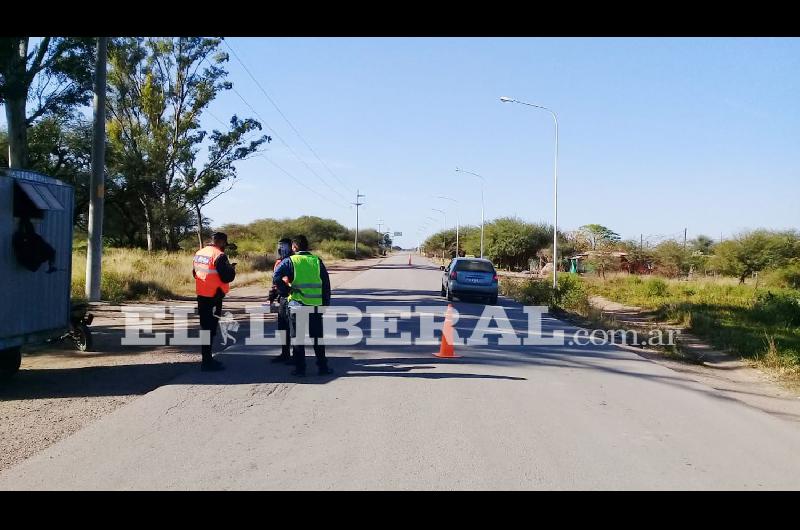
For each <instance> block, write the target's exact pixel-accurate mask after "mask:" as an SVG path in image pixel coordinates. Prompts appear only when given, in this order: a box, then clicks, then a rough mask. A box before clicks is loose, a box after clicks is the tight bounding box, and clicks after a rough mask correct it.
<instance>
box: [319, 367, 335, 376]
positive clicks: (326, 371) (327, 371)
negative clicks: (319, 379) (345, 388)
mask: <svg viewBox="0 0 800 530" xmlns="http://www.w3.org/2000/svg"><path fill="white" fill-rule="evenodd" d="M332 373H333V370H331V369H330V368H328V367H327V366H326V367H325V368H320V369H319V375H331V374H332Z"/></svg>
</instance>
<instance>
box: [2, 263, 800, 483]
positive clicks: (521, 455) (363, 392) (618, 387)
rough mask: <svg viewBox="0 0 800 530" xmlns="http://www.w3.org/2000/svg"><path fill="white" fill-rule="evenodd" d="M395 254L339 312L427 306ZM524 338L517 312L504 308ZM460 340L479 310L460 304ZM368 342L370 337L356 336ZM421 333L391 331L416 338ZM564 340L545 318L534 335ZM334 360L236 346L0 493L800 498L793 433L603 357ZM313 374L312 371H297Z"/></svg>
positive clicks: (716, 397)
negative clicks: (762, 494) (327, 372)
mask: <svg viewBox="0 0 800 530" xmlns="http://www.w3.org/2000/svg"><path fill="white" fill-rule="evenodd" d="M407 259H408V258H407V256H405V255H400V256H393V257H390V258H388V259H386V260H384V261H383V262H382V263H380V264H379V265H377V266H376V267H375V268H373V269H370V270H368V271H366V272H363V273H361V274H359V275H357V276H355V277H353V278H351V279H350V280H349V281H347V282H346V283H345V284H344V285H341V286H340V287H339V288H338V289H337V291H336V293H335V295H336V300H337V303H338V304H342V305H355V306H359V307H364V306H365V305H367V304H380V305H388V306H394V307H396V308H397V307H398V306H402V305H408V304H414V305H417V304H424V305H438V306H439V308H440V311H441V310H443V309H444V307H445V303H444V302H443V301H442V300H441V299H440V298H439V297H438V296H437V295H438V285H439V283H438V282H439V275H440V272H439V271H438V268H436V267H434V266H432V265H431V264H424V263H422V261H421V260H420V259H418V258H415V262H417V263H415V265H414V266H413V267H408V266H407V265H406V263H407ZM501 302H502V305H503V306H504V307H505V308H506V310H507V312H508V316H509V321H510V322H511V323H512V324H513V325H514V327H515V329H517V330H518V331H520V332H523V331H524V330H525V329H526V327H527V320H526V318H527V317H526V315H524V314H523V312H522V308H521V306H519V304H515V303H512V302H510V301H509V300H502V299H501ZM454 306H455V307H456V308H457V309H458V310H459V311H460V313H461V318H460V320H459V323H458V325H457V329H458V330H459V331H460V332H461V334H462V335H464V334H466V335H469V333H470V332H471V330H472V329H473V327H474V324H475V322H476V319H477V318H478V317H479V316H480V313H481V311H482V309H483V306H481V305H480V304H470V303H464V302H456V303H455V304H454ZM362 327H363V328H364V329H365V330H368V328H369V324H368V323H367V324H365V325H364V326H362ZM417 327H418V325H417V321H416V320H409V321H403V323H402V325H401V327H400V330H401V331H413V332H414V333H415V334H416V333H418V330H417ZM554 328H558V329H564V330H565V332H566V333H567V334H568V335H569V334H570V333H572V332H573V331H574V328H572V327H571V326H569V325H567V324H564V323H561V322H558V321H556V320H554V319H550V318H547V317H546V318H545V321H544V326H543V329H544V333H545V334H547V333H549V331H551V330H552V329H554ZM435 350H436V347H435V346H426V345H416V346H410V347H409V346H374V345H373V346H365V345H363V344H362V345H360V346H350V347H345V346H341V347H336V348H330V353H331V356H332V357H333V360H332V366H333V368H334V369H335V370H336V374H335V375H334V376H329V377H317V376H314V375H313V374H314V370H313V362H310V364H309V373H310V374H311V375H310V376H309V377H307V378H306V379H304V380H299V381H298V380H295V379H293V378H292V377H291V376H289V375H288V369H287V368H286V367H285V366H276V365H272V364H269V363H267V362H266V358H265V357H264V355H263V354H265V353H268V354H274V353H275V351H276V348H275V347H269V348H264V347H254V346H249V347H248V346H243V345H237V347H234V348H231V349H229V350H227V351H226V353H224V354H221V358H223V359H224V361H225V362H226V364H227V365H228V367H229V369H228V370H227V371H226V372H223V373H212V374H208V373H200V372H195V373H191V374H185V375H183V376H180V377H178V378H177V379H175V380H174V381H173V382H172V383H170V384H168V385H165V386H162V387H160V388H158V389H157V390H155V391H153V392H151V393H149V394H147V395H145V396H143V397H141V398H139V399H137V400H136V401H134V402H133V403H131V404H129V405H126V406H124V407H122V408H120V409H118V410H117V411H115V412H114V413H112V414H110V415H108V416H106V417H104V418H103V419H102V420H100V421H97V422H96V423H93V424H92V425H90V426H89V427H87V428H86V429H83V430H82V431H80V432H78V433H76V434H75V435H73V436H71V437H69V438H67V439H65V440H63V441H61V442H59V443H57V444H55V445H53V446H51V447H50V448H48V449H47V450H45V451H43V452H42V453H39V454H38V455H36V456H34V457H32V458H30V459H29V460H27V461H25V462H23V463H22V464H20V465H18V466H16V467H13V468H11V469H8V470H6V471H4V472H3V473H2V474H0V489H41V488H56V489H109V488H110V489H145V488H155V489H218V488H222V489H426V490H450V489H753V488H765V489H776V488H777V489H784V488H785V489H798V488H800V458H798V454H800V429H798V426H797V424H794V423H791V422H788V421H785V420H783V419H780V418H777V417H775V416H773V415H769V414H766V413H764V412H761V411H759V410H756V409H753V408H750V407H748V406H746V405H744V404H742V403H741V402H738V401H735V400H731V399H729V398H726V397H723V396H722V395H721V394H720V393H718V392H716V391H715V390H713V389H712V388H710V387H707V386H704V385H702V384H700V383H697V382H695V381H692V380H689V379H687V378H686V377H685V376H683V375H681V374H679V373H677V372H674V371H672V370H670V369H668V368H666V367H664V366H661V365H659V364H656V363H653V362H651V361H648V360H645V359H643V358H641V357H639V356H637V355H635V354H633V353H630V352H628V351H623V350H620V349H617V348H615V347H613V346H582V347H578V346H569V345H565V346H563V347H554V346H517V347H513V346H498V344H497V339H496V338H494V339H491V340H490V345H489V346H466V345H465V346H459V347H458V349H457V353H460V354H462V355H463V357H462V358H460V359H456V360H443V359H439V358H436V357H433V356H432V355H431V352H433V351H435ZM309 361H311V358H310V359H309Z"/></svg>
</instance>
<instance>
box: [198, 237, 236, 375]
mask: <svg viewBox="0 0 800 530" xmlns="http://www.w3.org/2000/svg"><path fill="white" fill-rule="evenodd" d="M227 245H228V236H227V235H226V234H224V233H222V232H216V233H215V234H214V235H212V236H211V243H210V244H209V245H206V246H205V247H203V248H201V249H200V250H198V251H197V253H196V254H195V255H194V260H193V262H192V276H194V279H195V290H196V292H197V312H198V313H199V315H200V329H201V330H206V331H208V332H209V334H210V336H211V337H210V338H211V340H210V341H209V342H208V343H204V344H202V345H201V347H200V351H201V353H202V356H203V359H202V363H201V370H203V371H212V372H213V371H218V370H224V369H225V367H224V366H223V365H222V363H221V362H219V361H217V360H216V359H214V357H213V356H212V354H211V347H212V345H213V344H214V337H215V336H216V334H217V322H218V320H219V318H220V317H221V316H222V299H223V298H224V297H225V295H226V294H227V293H228V291H229V290H230V283H231V282H232V281H233V280H234V278H235V277H236V264H235V263H230V262H229V261H228V256H226V255H225V247H226V246H227Z"/></svg>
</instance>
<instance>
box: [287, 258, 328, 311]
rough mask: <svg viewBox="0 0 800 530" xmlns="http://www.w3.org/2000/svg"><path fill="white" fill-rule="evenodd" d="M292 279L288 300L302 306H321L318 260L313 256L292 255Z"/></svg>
mask: <svg viewBox="0 0 800 530" xmlns="http://www.w3.org/2000/svg"><path fill="white" fill-rule="evenodd" d="M290 259H291V260H292V266H293V267H294V279H293V280H292V291H291V293H290V294H289V300H296V301H297V302H300V303H301V304H303V305H322V278H321V277H320V274H319V258H318V257H317V256H315V255H313V254H293V255H292V256H291V258H290Z"/></svg>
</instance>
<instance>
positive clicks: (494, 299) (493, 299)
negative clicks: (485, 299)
mask: <svg viewBox="0 0 800 530" xmlns="http://www.w3.org/2000/svg"><path fill="white" fill-rule="evenodd" d="M489 303H490V304H491V305H497V295H495V296H493V297H491V298H490V299H489Z"/></svg>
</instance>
